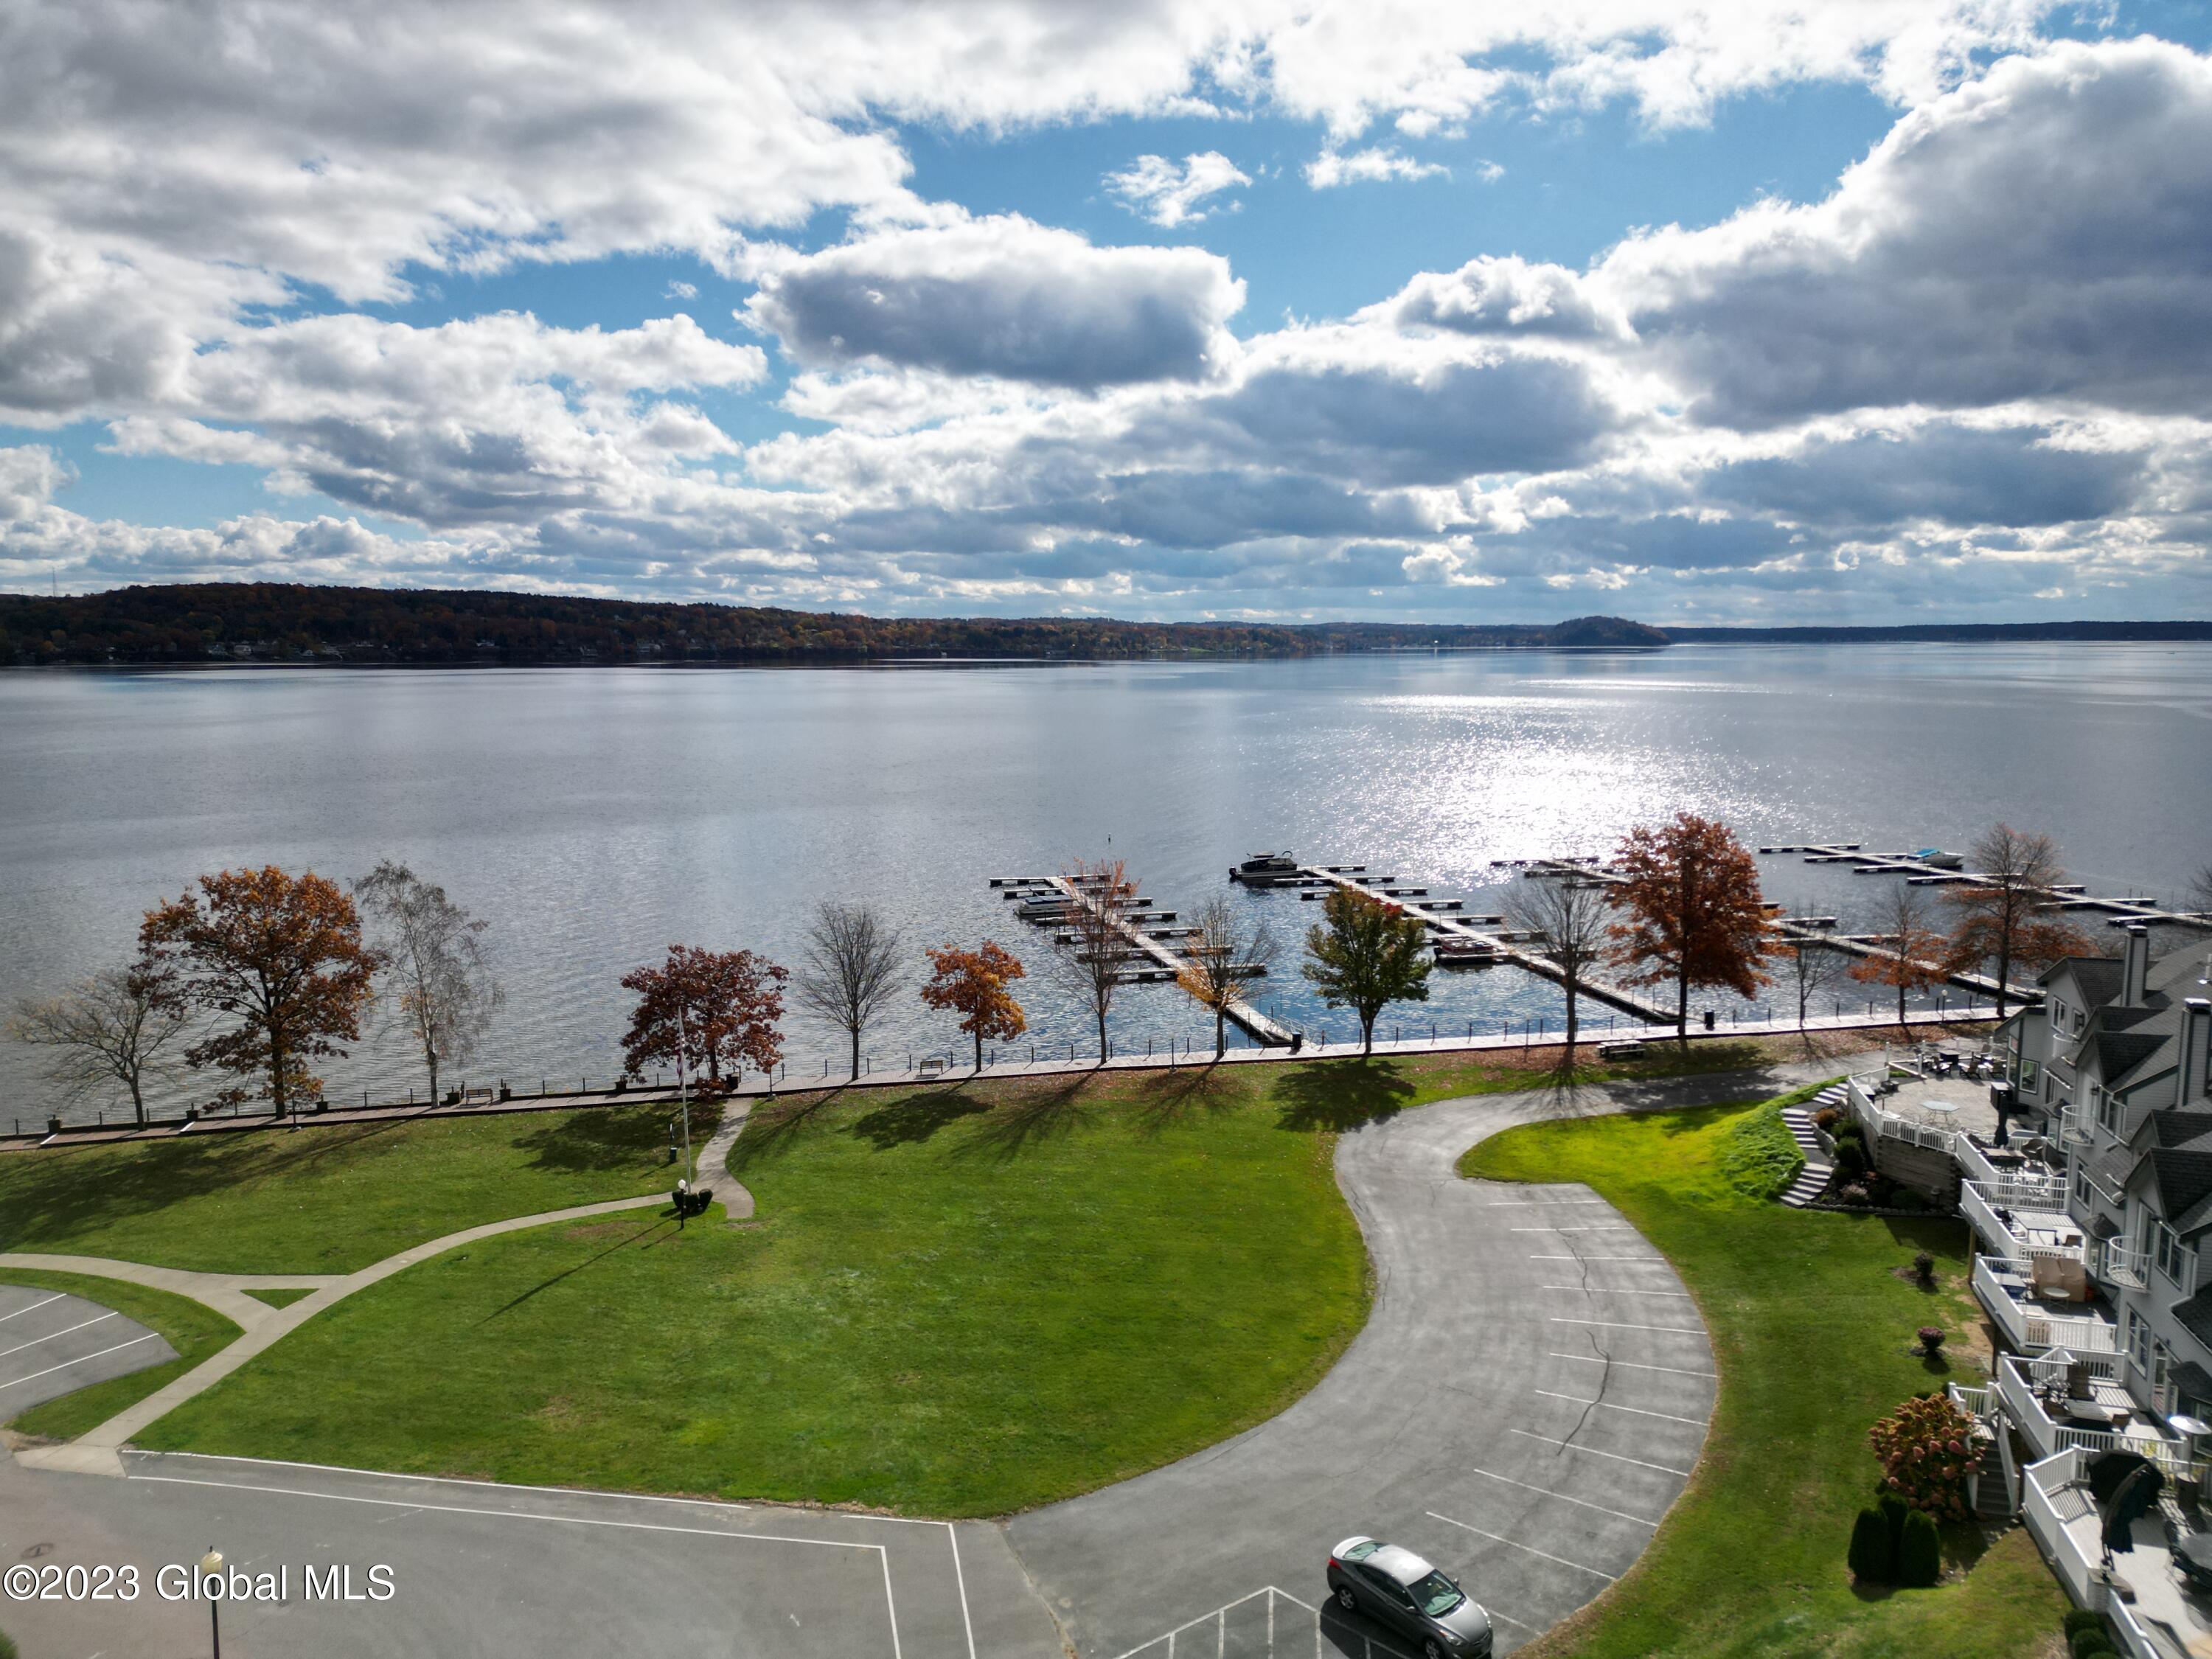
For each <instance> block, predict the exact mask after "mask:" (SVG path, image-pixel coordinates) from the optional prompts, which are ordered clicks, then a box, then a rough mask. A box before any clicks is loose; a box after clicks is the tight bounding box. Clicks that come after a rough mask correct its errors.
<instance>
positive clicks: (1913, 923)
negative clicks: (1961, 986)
mask: <svg viewBox="0 0 2212 1659" xmlns="http://www.w3.org/2000/svg"><path fill="white" fill-rule="evenodd" d="M1875 927H1876V928H1877V929H1878V930H1879V931H1878V932H1877V933H1875V936H1874V937H1875V943H1876V944H1877V945H1881V946H1882V947H1883V954H1882V955H1881V956H1878V957H1861V958H1860V959H1859V961H1858V962H1857V963H1854V964H1853V965H1852V968H1851V970H1850V972H1851V977H1852V978H1853V979H1855V980H1857V981H1859V982H1860V983H1861V984H1862V985H1887V986H1889V987H1892V988H1893V989H1894V990H1895V991H1896V993H1897V1023H1898V1024H1899V1025H1903V1024H1905V998H1906V996H1907V995H1909V994H1911V993H1912V992H1914V991H1926V990H1930V989H1932V988H1934V987H1936V986H1938V985H1941V984H1942V983H1943V982H1944V981H1947V980H1948V979H1949V978H1950V977H1951V964H1950V963H1949V962H1948V960H1947V958H1948V957H1949V955H1950V951H1951V945H1950V941H1949V940H1948V939H1945V938H1944V937H1943V935H1942V934H1941V933H1937V932H1936V930H1935V929H1934V928H1933V927H1929V908H1928V902H1927V900H1926V899H1924V898H1923V896H1921V890H1920V889H1918V888H1917V887H1915V886H1913V885H1911V884H1910V883H1908V882H1904V881H1899V882H1898V883H1897V884H1895V885H1893V887H1892V888H1891V889H1890V890H1889V896H1887V898H1885V899H1884V900H1882V902H1881V904H1880V905H1879V906H1878V907H1877V908H1876V909H1875Z"/></svg>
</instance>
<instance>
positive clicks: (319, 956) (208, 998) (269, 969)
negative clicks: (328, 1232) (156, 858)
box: [138, 864, 382, 1116]
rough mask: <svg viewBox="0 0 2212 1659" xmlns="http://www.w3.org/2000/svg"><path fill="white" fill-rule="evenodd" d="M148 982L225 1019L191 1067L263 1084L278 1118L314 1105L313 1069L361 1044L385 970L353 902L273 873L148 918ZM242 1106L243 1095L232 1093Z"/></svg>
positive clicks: (206, 884) (319, 883) (309, 881)
mask: <svg viewBox="0 0 2212 1659" xmlns="http://www.w3.org/2000/svg"><path fill="white" fill-rule="evenodd" d="M138 945H139V950H140V951H141V956H142V962H141V968H140V971H142V972H143V973H146V974H148V975H151V976H152V978H153V980H154V981H155V984H156V985H157V986H158V987H159V988H160V992H161V998H162V1000H163V1002H164V1005H165V1006H173V1007H179V1008H189V1009H199V1010H204V1011H205V1012H208V1013H210V1014H214V1015H216V1016H218V1017H222V1024H221V1027H220V1029H218V1030H216V1031H214V1032H213V1033H212V1034H210V1035H209V1036H204V1037H202V1038H201V1039H200V1040H199V1041H198V1042H195V1043H194V1044H192V1046H191V1048H187V1049H186V1050H185V1060H186V1062H187V1063H188V1064H190V1065H192V1066H215V1067H216V1068H217V1069H218V1070H221V1071H225V1072H228V1073H232V1074H234V1076H237V1077H240V1078H247V1077H257V1076H258V1078H260V1079H262V1088H261V1093H262V1094H263V1096H264V1097H266V1098H267V1099H268V1100H269V1101H270V1103H271V1106H272V1109H273V1110H274V1111H275V1112H276V1114H277V1115H280V1116H281V1115H283V1112H284V1111H285V1109H287V1107H289V1106H290V1105H292V1104H294V1103H296V1102H298V1101H300V1100H302V1099H312V1098H313V1097H315V1096H316V1095H318V1094H319V1092H320V1091H321V1088H322V1079H320V1078H319V1077H316V1076H315V1075H313V1073H311V1072H310V1071H309V1070H308V1069H307V1068H308V1064H309V1062H310V1061H313V1060H319V1059H322V1058H324V1057H325V1056H332V1055H337V1056H343V1054H345V1052H346V1050H345V1049H344V1048H342V1047H340V1046H339V1045H340V1044H342V1043H347V1042H358V1041H360V1038H361V1017H362V1012H364V1011H365V1010H366V1009H367V1008H368V1002H369V996H370V992H371V989H372V986H373V981H374V976H375V974H376V970H377V969H378V968H379V967H380V966H381V965H382V959H381V958H380V957H379V956H378V954H377V953H376V951H374V950H372V949H371V948H370V947H369V946H368V945H366V944H364V943H363V942H362V936H361V914H360V912H359V911H358V910H356V908H354V902H353V900H352V899H350V898H349V897H348V896H346V893H345V890H344V889H343V888H341V887H340V886H339V885H338V884H337V883H336V882H334V881H328V880H325V878H322V877H321V876H319V875H317V874H315V873H314V872H313V871H307V872H304V873H303V874H301V875H298V876H293V875H290V874H288V873H287V872H284V871H283V870H280V869H278V868H277V867H276V866H275V865H273V864H271V865H267V866H264V867H263V868H261V869H258V870H225V871H223V872H221V873H220V874H217V875H212V876H202V877H201V878H200V879H199V890H198V891H197V893H186V894H185V895H184V896H183V897H181V898H179V899H175V900H173V901H172V902H169V903H167V904H161V905H157V906H155V908H153V909H151V910H149V911H148V912H147V913H146V920H145V921H144V922H143V923H142V924H141V925H140V927H139V929H138ZM226 1093H227V1095H228V1097H230V1098H233V1099H239V1098H243V1097H245V1093H246V1091H245V1090H244V1088H243V1087H242V1086H241V1087H238V1088H234V1089H232V1090H230V1091H226Z"/></svg>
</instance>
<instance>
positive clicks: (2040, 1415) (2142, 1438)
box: [1996, 1354, 2204, 1482]
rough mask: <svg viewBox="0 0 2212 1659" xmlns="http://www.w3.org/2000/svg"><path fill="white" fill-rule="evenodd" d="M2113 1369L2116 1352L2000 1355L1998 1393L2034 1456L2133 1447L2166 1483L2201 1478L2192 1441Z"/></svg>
mask: <svg viewBox="0 0 2212 1659" xmlns="http://www.w3.org/2000/svg"><path fill="white" fill-rule="evenodd" d="M2119 1369H2120V1368H2119V1356H2118V1355H2117V1354H2075V1355H2073V1356H2072V1357H2071V1363H2070V1364H2069V1363H2068V1362H2067V1361H2064V1360H2061V1359H2059V1358H2042V1359H2029V1358H2023V1357H2022V1356H2021V1355H2019V1354H2006V1355H2003V1356H2002V1358H1999V1359H1998V1361H1997V1376H1996V1393H1997V1397H1998V1399H1999V1401H2002V1404H2003V1407H2004V1413H2005V1415H2006V1416H2007V1417H2008V1418H2009V1419H2011V1420H2012V1423H2013V1425H2014V1426H2015V1428H2017V1429H2018V1430H2019V1431H2020V1432H2021V1437H2023V1438H2024V1439H2025V1440H2027V1443H2028V1444H2029V1446H2031V1447H2032V1448H2033V1449H2034V1453H2035V1455H2036V1456H2037V1457H2038V1458H2045V1457H2053V1456H2056V1455H2057V1454H2058V1453H2060V1452H2063V1451H2078V1452H2080V1453H2081V1455H2083V1456H2084V1457H2088V1456H2092V1455H2095V1454H2096V1453H2098V1452H2100V1451H2125V1452H2133V1453H2134V1454H2135V1455H2136V1456H2138V1457H2143V1458H2148V1460H2149V1461H2150V1462H2153V1463H2154V1464H2156V1465H2157V1466H2158V1468H2159V1472H2160V1474H2163V1475H2165V1476H2166V1480H2168V1482H2172V1481H2177V1480H2200V1479H2202V1477H2203V1470H2204V1465H2203V1463H2202V1462H2200V1461H2199V1460H2198V1458H2197V1455H2196V1449H2195V1447H2194V1446H2193V1444H2192V1443H2191V1442H2189V1441H2188V1440H2186V1439H2184V1438H2183V1437H2181V1436H2179V1435H2177V1434H2175V1433H2174V1432H2173V1431H2172V1430H2171V1429H2169V1428H2167V1427H2166V1424H2165V1423H2164V1421H2162V1420H2161V1419H2160V1417H2159V1416H2158V1414H2157V1413H2155V1412H2153V1411H2150V1410H2148V1408H2147V1407H2144V1406H2143V1405H2142V1404H2141V1403H2140V1402H2139V1401H2136V1398H2135V1396H2134V1395H2130V1393H2129V1392H2128V1391H2127V1389H2126V1388H2125V1386H2124V1385H2123V1384H2122V1383H2121V1382H2120V1376H2119Z"/></svg>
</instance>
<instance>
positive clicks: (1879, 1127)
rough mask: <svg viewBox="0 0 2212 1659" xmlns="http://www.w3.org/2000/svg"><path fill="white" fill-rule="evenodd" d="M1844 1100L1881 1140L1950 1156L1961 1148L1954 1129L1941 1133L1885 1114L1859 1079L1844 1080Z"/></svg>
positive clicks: (1869, 1130) (1854, 1114)
mask: <svg viewBox="0 0 2212 1659" xmlns="http://www.w3.org/2000/svg"><path fill="white" fill-rule="evenodd" d="M1844 1098H1845V1099H1846V1100H1848V1101H1850V1106H1851V1115H1853V1116H1854V1117H1856V1118H1857V1119H1858V1121H1859V1127H1862V1128H1863V1129H1864V1130H1865V1131H1866V1132H1867V1133H1869V1134H1870V1135H1873V1136H1874V1137H1875V1138H1876V1139H1881V1140H1899V1141H1903V1142H1904V1143H1905V1145H1906V1146H1926V1147H1929V1148H1930V1149H1932V1150H1933V1151H1936V1152H1950V1151H1951V1150H1952V1149H1953V1147H1954V1146H1956V1145H1957V1144H1958V1141H1959V1139H1960V1136H1959V1133H1958V1132H1957V1131H1956V1130H1954V1129H1939V1128H1937V1127H1935V1126H1934V1125H1933V1124H1929V1123H1919V1122H1916V1121H1913V1120H1912V1119H1911V1118H1905V1117H1899V1116H1898V1115H1896V1114H1895V1113H1894V1112H1886V1111H1884V1110H1882V1109H1881V1107H1880V1106H1879V1105H1877V1104H1875V1098H1874V1097H1873V1095H1872V1094H1870V1093H1869V1091H1868V1090H1867V1087H1866V1085H1864V1084H1863V1083H1861V1082H1860V1081H1859V1080H1858V1079H1857V1078H1855V1077H1852V1078H1845V1079H1844Z"/></svg>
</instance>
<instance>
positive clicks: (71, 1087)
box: [8, 967, 192, 1123]
mask: <svg viewBox="0 0 2212 1659" xmlns="http://www.w3.org/2000/svg"><path fill="white" fill-rule="evenodd" d="M191 1020H192V1012H191V1009H189V1008H188V1007H186V1006H184V1005H183V1004H182V1003H181V1002H180V1001H179V1000H177V999H176V998H174V997H172V996H169V995H167V994H165V990H164V987H162V985H161V981H160V980H159V979H158V978H157V977H156V976H155V975H153V974H151V973H149V972H148V971H147V970H146V969H144V968H143V967H138V968H108V969H102V970H101V971H100V972H99V973H97V974H94V975H93V976H92V977H91V978H89V979H88V980H84V981H82V982H80V983H78V984H76V985H74V986H71V987H70V988H69V989H68V990H66V991H64V992H63V993H62V994H60V995H59V996H52V997H40V998H26V999H25V1000H23V1001H21V1002H20V1003H18V1004H17V1005H16V1007H15V1014H14V1015H13V1017H12V1018H9V1022H8V1035H9V1036H11V1037H13V1038H15V1041H16V1042H21V1043H25V1044H27V1045H29V1046H30V1047H33V1048H40V1049H43V1050H44V1051H45V1054H44V1060H45V1070H46V1076H47V1078H48V1079H49V1080H50V1081H52V1084H53V1085H54V1086H55V1087H56V1088H57V1089H58V1090H59V1091H61V1096H62V1098H63V1099H64V1100H67V1101H71V1102H76V1103H82V1102H85V1101H88V1100H94V1099H97V1098H100V1097H106V1096H107V1095H109V1094H111V1093H112V1092H113V1091H117V1090H120V1091H123V1092H124V1093H125V1094H127V1095H128V1096H129V1097H130V1098H131V1113H132V1115H134V1116H135V1117H136V1118H137V1121H139V1122H141V1123H143V1122H145V1121H146V1089H147V1086H148V1085H149V1084H151V1083H153V1082H155V1080H157V1079H159V1078H160V1077H161V1076H162V1075H163V1074H164V1073H166V1072H167V1070H168V1069H169V1065H170V1061H171V1059H172V1055H173V1050H174V1047H175V1044H176V1042H177V1040H178V1039H179V1037H181V1036H184V1034H185V1032H186V1031H188V1030H190V1029H191Z"/></svg>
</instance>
